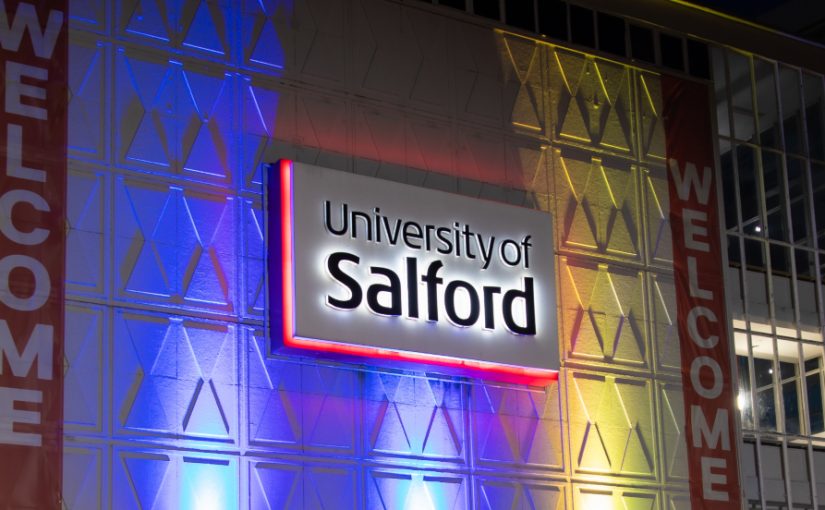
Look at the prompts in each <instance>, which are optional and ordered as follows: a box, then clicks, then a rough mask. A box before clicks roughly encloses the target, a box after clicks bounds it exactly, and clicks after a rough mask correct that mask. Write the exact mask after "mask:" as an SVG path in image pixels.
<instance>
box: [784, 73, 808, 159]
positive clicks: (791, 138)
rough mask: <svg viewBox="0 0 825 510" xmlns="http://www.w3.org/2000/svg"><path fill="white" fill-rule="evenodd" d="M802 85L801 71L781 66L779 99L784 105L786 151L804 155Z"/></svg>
mask: <svg viewBox="0 0 825 510" xmlns="http://www.w3.org/2000/svg"><path fill="white" fill-rule="evenodd" d="M801 92H802V85H801V83H800V77H799V71H797V70H796V69H792V68H789V67H785V66H782V65H781V66H779V99H780V101H781V104H782V117H783V118H784V119H785V120H784V121H783V122H782V126H783V129H784V132H785V150H786V151H787V152H792V153H795V154H803V146H804V144H803V143H802V133H803V131H802V108H801V105H802V97H801Z"/></svg>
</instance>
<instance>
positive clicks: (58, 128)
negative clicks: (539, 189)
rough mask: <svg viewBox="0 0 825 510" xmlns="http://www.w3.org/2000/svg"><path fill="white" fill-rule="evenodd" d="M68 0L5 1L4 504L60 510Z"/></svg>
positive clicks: (1, 15) (0, 494)
mask: <svg viewBox="0 0 825 510" xmlns="http://www.w3.org/2000/svg"><path fill="white" fill-rule="evenodd" d="M67 7H68V6H67V2H66V0H32V1H29V2H25V1H18V0H6V1H0V59H2V62H0V66H2V73H3V76H4V78H5V79H4V80H3V86H2V93H0V100H2V101H3V113H2V116H3V119H2V121H0V147H1V148H2V149H1V150H2V166H0V172H2V173H3V175H2V178H0V508H2V509H5V508H15V509H18V508H20V509H22V508H32V509H34V508H37V509H59V508H61V482H62V465H63V335H64V324H63V323H64V296H63V292H64V281H65V274H64V272H65V269H64V267H65V259H66V242H65V238H66V233H65V230H66V226H65V225H66V175H67V163H66V145H67V103H68V9H67Z"/></svg>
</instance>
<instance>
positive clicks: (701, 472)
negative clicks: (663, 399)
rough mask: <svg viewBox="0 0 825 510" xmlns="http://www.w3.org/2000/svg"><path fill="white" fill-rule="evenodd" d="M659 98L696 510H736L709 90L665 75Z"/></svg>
mask: <svg viewBox="0 0 825 510" xmlns="http://www.w3.org/2000/svg"><path fill="white" fill-rule="evenodd" d="M662 96H663V97H662V99H663V104H664V119H665V134H666V147H667V167H668V168H667V170H668V172H667V173H668V189H669V197H670V225H671V231H672V234H673V266H674V267H673V269H674V274H675V278H676V302H677V317H678V324H679V325H678V331H679V340H680V348H681V356H682V385H683V391H684V402H685V422H686V423H685V424H684V430H685V437H686V441H687V452H688V454H687V456H688V473H689V476H690V495H691V508H694V509H708V510H721V509H739V508H741V503H740V499H741V497H740V484H739V470H738V466H737V456H736V430H735V428H734V427H735V423H736V421H735V414H734V413H735V412H736V410H735V409H734V402H735V400H734V391H733V374H732V372H731V362H730V352H731V351H730V342H729V339H728V332H727V325H726V321H727V316H726V315H725V284H724V283H725V282H724V275H723V272H722V262H721V261H722V249H721V246H720V245H721V241H720V237H719V236H720V232H719V217H718V216H719V215H718V209H717V199H716V175H715V172H714V157H713V144H712V140H711V134H712V133H713V130H712V126H711V121H710V106H709V97H708V90H707V86H706V85H704V84H702V83H697V82H690V81H687V80H684V79H680V78H675V77H672V76H662Z"/></svg>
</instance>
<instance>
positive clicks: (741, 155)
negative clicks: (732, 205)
mask: <svg viewBox="0 0 825 510" xmlns="http://www.w3.org/2000/svg"><path fill="white" fill-rule="evenodd" d="M736 164H737V170H738V172H739V209H740V211H741V213H742V229H743V232H744V233H745V234H751V235H756V236H761V235H762V228H763V227H764V225H762V218H761V217H760V215H759V210H760V207H759V186H758V185H757V183H758V181H757V175H758V172H757V168H756V152H755V150H754V149H753V147H749V146H747V145H739V146H737V147H736Z"/></svg>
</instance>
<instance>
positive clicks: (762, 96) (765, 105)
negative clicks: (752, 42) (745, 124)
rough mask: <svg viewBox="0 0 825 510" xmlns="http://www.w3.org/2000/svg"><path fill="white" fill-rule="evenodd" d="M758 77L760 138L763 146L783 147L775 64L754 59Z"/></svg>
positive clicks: (757, 93) (756, 76) (757, 96)
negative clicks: (777, 101)
mask: <svg viewBox="0 0 825 510" xmlns="http://www.w3.org/2000/svg"><path fill="white" fill-rule="evenodd" d="M753 72H754V75H755V79H756V111H757V117H756V118H757V119H758V121H759V140H760V142H761V144H762V146H763V147H774V148H777V149H779V148H781V146H782V144H781V138H780V132H779V127H780V123H779V110H778V108H777V103H776V75H775V67H774V64H773V63H771V62H768V61H766V60H762V59H758V58H756V59H754V61H753Z"/></svg>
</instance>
